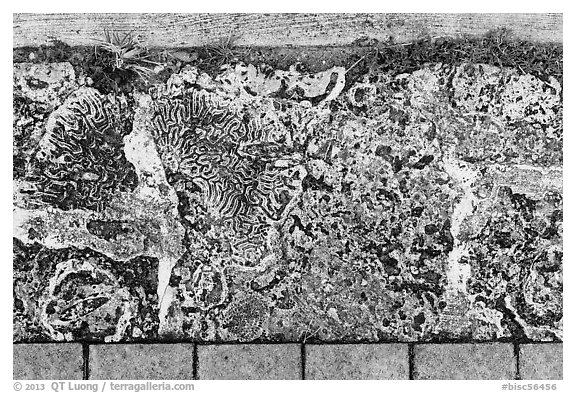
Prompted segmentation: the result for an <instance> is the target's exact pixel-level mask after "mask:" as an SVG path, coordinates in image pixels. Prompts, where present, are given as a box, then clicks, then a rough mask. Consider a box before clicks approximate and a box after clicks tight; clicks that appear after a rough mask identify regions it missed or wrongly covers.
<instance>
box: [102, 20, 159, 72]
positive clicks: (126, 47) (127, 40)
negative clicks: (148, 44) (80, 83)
mask: <svg viewBox="0 0 576 393" xmlns="http://www.w3.org/2000/svg"><path fill="white" fill-rule="evenodd" d="M98 41H99V42H100V45H99V46H100V48H101V49H103V50H104V51H107V52H109V53H111V54H112V55H113V56H114V63H113V66H114V68H115V69H119V70H129V71H132V72H135V73H136V74H138V75H139V76H140V77H141V78H142V79H144V80H147V79H148V78H149V77H150V76H151V75H152V73H153V71H152V70H151V69H150V68H148V67H147V66H146V65H161V64H160V63H157V62H154V61H151V60H149V59H148V58H149V56H150V55H148V54H146V53H147V52H148V50H147V48H145V47H143V46H142V45H141V44H140V42H138V40H137V38H136V37H134V36H133V35H132V32H129V33H126V34H124V35H123V36H120V34H119V33H117V32H110V31H108V30H105V31H104V39H103V40H98ZM95 49H96V48H95Z"/></svg>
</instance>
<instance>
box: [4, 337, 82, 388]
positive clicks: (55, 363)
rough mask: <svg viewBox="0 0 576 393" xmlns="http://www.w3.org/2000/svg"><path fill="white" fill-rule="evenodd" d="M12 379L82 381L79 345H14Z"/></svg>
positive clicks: (80, 346)
mask: <svg viewBox="0 0 576 393" xmlns="http://www.w3.org/2000/svg"><path fill="white" fill-rule="evenodd" d="M12 348H13V351H14V359H13V365H14V369H13V378H14V379H56V380H58V379H60V380H62V379H64V380H66V379H82V378H83V376H84V360H83V357H82V345H81V344H15V345H13V346H12Z"/></svg>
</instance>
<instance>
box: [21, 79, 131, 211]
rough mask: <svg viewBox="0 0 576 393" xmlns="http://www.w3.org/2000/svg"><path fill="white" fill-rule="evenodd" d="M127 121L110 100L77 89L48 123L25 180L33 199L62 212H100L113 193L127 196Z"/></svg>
mask: <svg viewBox="0 0 576 393" xmlns="http://www.w3.org/2000/svg"><path fill="white" fill-rule="evenodd" d="M131 123H132V122H131V120H130V116H129V115H128V113H127V112H126V111H123V110H122V108H121V105H119V104H118V103H117V102H114V100H113V99H110V98H108V97H105V96H102V95H101V94H100V93H98V92H97V91H96V90H94V89H80V90H78V91H77V92H75V93H74V94H72V95H71V97H69V98H68V99H67V100H66V102H65V103H64V104H63V105H62V106H61V107H60V108H59V109H58V110H56V111H55V112H54V113H53V114H52V116H51V117H50V119H49V120H48V124H47V130H46V133H45V135H44V137H43V139H42V140H41V142H40V147H39V149H38V151H37V153H36V155H35V157H34V159H33V160H32V162H31V164H30V166H31V168H29V171H28V176H27V180H29V181H31V183H32V184H34V185H35V190H34V193H33V198H34V199H35V200H36V201H37V202H40V203H44V204H50V205H53V206H56V207H59V208H60V209H63V210H72V209H79V208H83V209H88V210H93V211H97V212H99V211H102V210H103V209H104V208H105V206H106V203H107V202H108V201H109V200H110V198H111V197H112V195H114V193H116V192H118V191H121V192H122V191H124V192H126V191H132V190H134V188H135V187H136V183H137V178H136V173H135V171H134V167H133V165H132V164H131V163H129V162H128V161H127V160H126V157H125V156H124V151H123V146H124V144H123V140H122V138H123V137H124V136H125V135H127V134H128V133H129V132H130V131H131V126H132V124H131Z"/></svg>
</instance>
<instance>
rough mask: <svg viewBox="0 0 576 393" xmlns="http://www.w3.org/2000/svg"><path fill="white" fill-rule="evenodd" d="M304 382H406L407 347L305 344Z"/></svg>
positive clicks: (404, 345)
mask: <svg viewBox="0 0 576 393" xmlns="http://www.w3.org/2000/svg"><path fill="white" fill-rule="evenodd" d="M305 374H306V375H305V378H306V379H408V344H347V345H329V344H318V345H306V372H305Z"/></svg>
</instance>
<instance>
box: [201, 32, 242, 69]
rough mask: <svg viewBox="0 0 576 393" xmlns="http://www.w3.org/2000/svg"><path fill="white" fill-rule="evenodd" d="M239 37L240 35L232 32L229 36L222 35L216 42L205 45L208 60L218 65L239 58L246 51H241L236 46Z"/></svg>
mask: <svg viewBox="0 0 576 393" xmlns="http://www.w3.org/2000/svg"><path fill="white" fill-rule="evenodd" d="M239 38H240V37H239V36H236V35H234V34H232V33H230V34H229V35H228V37H222V38H220V39H218V41H216V42H215V43H212V44H207V45H205V46H204V50H205V52H206V53H207V56H206V60H207V61H208V62H213V63H216V64H217V66H218V67H221V66H223V65H224V64H227V63H230V62H232V61H234V60H237V58H238V56H239V55H241V54H243V52H244V53H245V51H240V50H239V49H238V47H237V46H236V42H237V41H238V39H239Z"/></svg>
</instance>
